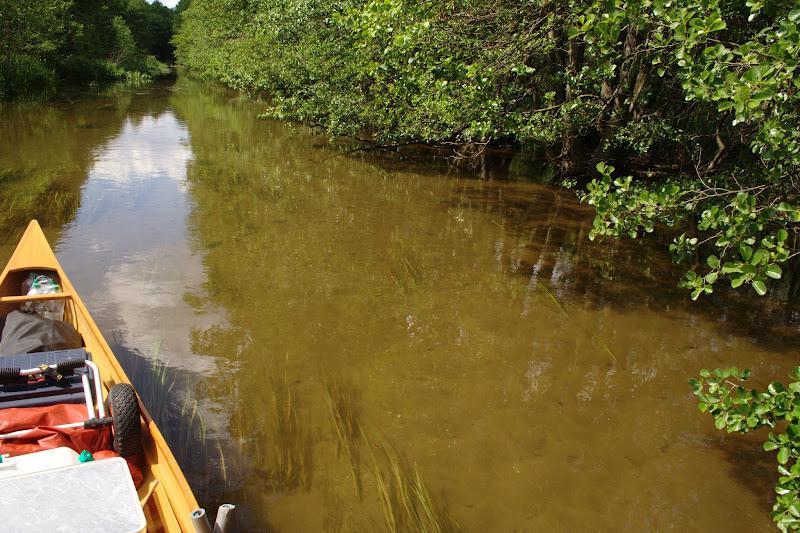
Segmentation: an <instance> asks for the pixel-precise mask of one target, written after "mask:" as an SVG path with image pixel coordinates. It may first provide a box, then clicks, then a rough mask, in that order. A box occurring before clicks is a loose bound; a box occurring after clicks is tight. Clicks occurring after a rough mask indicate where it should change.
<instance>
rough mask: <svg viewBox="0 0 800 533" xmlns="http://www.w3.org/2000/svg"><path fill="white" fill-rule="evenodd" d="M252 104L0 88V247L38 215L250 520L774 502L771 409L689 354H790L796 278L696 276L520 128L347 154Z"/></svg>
mask: <svg viewBox="0 0 800 533" xmlns="http://www.w3.org/2000/svg"><path fill="white" fill-rule="evenodd" d="M262 108H263V106H262V105H259V104H257V103H254V102H252V101H248V100H246V99H244V98H241V97H238V96H236V95H234V94H231V93H228V92H225V91H222V90H220V89H218V88H215V87H211V86H208V85H203V84H199V83H195V82H192V81H189V80H185V79H180V80H179V81H178V82H177V84H175V85H174V86H155V87H152V88H147V89H140V90H117V91H113V92H109V93H105V94H101V95H95V96H92V97H84V98H80V99H77V100H75V101H72V102H57V103H53V104H15V105H8V106H5V107H3V108H0V207H2V211H0V260H2V261H4V260H5V259H6V258H7V256H8V255H9V254H10V252H11V250H12V248H13V244H14V243H15V242H16V239H17V238H18V237H19V235H20V233H21V231H22V229H23V228H24V226H25V224H26V223H27V220H28V219H29V218H31V217H34V216H35V217H38V218H39V219H40V220H41V221H42V222H43V223H44V225H45V226H46V230H47V232H48V234H49V236H50V237H51V238H52V239H53V241H54V244H55V246H56V251H57V254H58V255H59V257H60V258H61V260H62V263H63V264H64V266H65V268H66V269H67V271H68V272H69V273H70V274H71V277H72V278H73V282H74V283H75V285H76V286H77V288H78V290H79V291H80V292H81V294H82V295H83V296H84V299H85V300H86V303H87V305H88V306H89V308H90V310H91V311H92V313H93V314H94V316H95V318H96V320H97V322H98V323H99V325H100V327H101V329H102V330H103V332H104V333H105V335H106V337H107V338H108V339H109V341H110V342H111V343H112V345H113V347H114V348H115V350H116V352H117V354H118V357H119V358H120V360H121V361H122V362H123V365H124V366H125V367H126V369H127V370H128V372H129V373H130V374H131V375H132V377H133V379H134V381H135V383H136V385H137V387H138V388H139V390H140V392H141V394H142V396H143V397H144V399H145V402H146V403H147V404H148V406H149V407H150V408H151V410H152V411H153V412H154V414H155V415H156V416H157V418H158V420H159V424H160V425H161V427H162V430H164V432H165V433H166V434H167V437H168V440H169V441H170V444H171V445H172V447H173V449H174V451H175V452H176V455H177V456H178V457H179V459H180V461H181V464H182V466H183V468H184V470H185V472H186V473H187V476H188V478H189V479H190V482H191V484H192V485H193V488H194V489H195V491H196V493H197V495H198V498H199V499H200V500H201V501H202V502H203V504H205V505H207V506H209V507H212V506H213V505H215V504H217V503H219V502H221V501H232V502H235V503H237V504H239V508H240V518H242V519H243V522H244V528H246V529H249V530H253V531H261V530H266V531H280V532H289V531H378V530H384V529H392V528H393V529H396V530H400V531H416V530H431V531H434V530H437V529H436V528H439V530H442V531H447V530H457V529H464V530H469V531H681V532H682V531H770V530H771V529H772V523H771V520H770V516H769V511H770V507H771V502H772V489H771V487H772V482H773V479H774V477H775V475H776V473H775V470H774V468H775V467H774V459H773V458H772V457H770V456H769V455H767V454H765V453H763V452H761V451H760V445H759V442H760V441H759V439H760V438H763V435H756V436H752V437H748V438H743V437H739V436H733V437H728V436H725V435H722V434H720V433H719V432H717V431H716V430H715V429H714V427H713V424H712V421H711V419H710V418H709V417H707V415H702V414H701V413H699V412H698V411H697V409H696V407H695V402H694V400H693V397H692V395H691V393H690V391H689V388H688V386H687V383H686V382H687V380H688V379H689V378H690V377H692V376H693V375H694V374H695V373H696V372H697V370H699V369H700V368H703V367H715V366H728V365H734V364H735V365H737V366H740V367H750V368H752V369H753V370H754V374H755V376H756V381H759V382H761V383H763V382H764V381H765V380H767V379H770V378H783V377H784V376H785V375H786V374H787V373H788V371H789V369H790V367H791V366H792V365H794V364H795V363H796V359H795V357H794V347H795V346H796V345H797V341H798V340H800V332H799V330H798V323H800V318H799V317H800V315H799V314H798V311H797V309H796V307H795V306H794V304H792V303H791V301H792V299H791V298H788V296H787V293H786V291H787V290H788V289H786V288H783V289H781V290H780V291H783V292H781V293H780V294H779V297H778V298H776V299H773V300H771V301H769V302H765V301H764V300H762V299H757V298H756V297H754V296H753V297H751V296H750V295H747V294H745V295H742V296H737V297H736V298H734V297H731V296H725V295H722V296H716V295H715V297H714V298H713V299H708V300H707V301H705V302H703V303H700V304H692V303H691V302H688V301H687V297H686V293H685V292H684V291H683V290H681V289H678V288H676V287H675V281H676V279H677V275H678V274H677V272H678V271H677V270H676V269H675V268H674V267H673V266H671V265H670V264H669V262H668V261H667V258H666V256H665V253H664V251H663V247H660V246H657V245H656V244H655V243H632V242H604V243H591V242H589V241H588V239H587V233H588V230H589V228H590V224H591V218H592V213H591V211H589V210H588V209H587V208H585V207H584V206H581V205H579V204H578V203H577V202H576V201H575V199H574V197H573V195H572V194H571V193H569V192H565V191H561V190H559V189H558V188H555V187H552V186H549V185H546V184H537V183H533V182H530V181H525V180H521V179H519V178H520V176H525V175H529V174H539V179H540V180H542V179H544V180H545V181H546V177H547V175H548V174H547V173H546V172H543V171H541V169H531V168H530V167H529V166H526V163H525V162H524V160H523V158H521V157H520V156H516V157H514V158H513V159H512V160H511V164H510V168H511V171H510V172H505V171H502V170H501V169H498V170H489V171H485V172H483V173H482V174H481V175H476V176H470V175H464V174H460V175H459V174H456V173H452V172H450V173H448V168H447V167H446V166H443V165H441V164H438V163H437V164H434V163H433V162H432V163H430V164H428V165H423V164H419V163H411V162H407V161H406V162H404V161H403V160H398V159H393V160H385V159H381V158H379V157H376V156H372V155H367V154H349V155H348V154H344V153H342V152H341V151H337V150H335V149H332V148H330V147H329V146H327V144H326V139H325V138H324V137H320V136H314V135H311V133H310V132H309V131H307V130H305V129H303V128H299V127H292V126H290V125H287V124H281V123H276V122H268V121H263V120H257V119H256V115H257V114H258V113H259V112H260V110H261V109H262ZM509 157H511V156H509ZM520 161H522V163H521V162H520ZM520 169H522V170H520ZM780 291H779V292H780ZM787 302H788V303H787Z"/></svg>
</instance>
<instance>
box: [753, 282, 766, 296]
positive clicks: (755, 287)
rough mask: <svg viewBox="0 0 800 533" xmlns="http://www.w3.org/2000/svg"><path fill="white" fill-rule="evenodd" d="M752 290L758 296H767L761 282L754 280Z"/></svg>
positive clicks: (764, 286)
mask: <svg viewBox="0 0 800 533" xmlns="http://www.w3.org/2000/svg"><path fill="white" fill-rule="evenodd" d="M753 290H755V291H756V292H757V293H758V295H759V296H764V295H765V294H767V286H766V285H765V284H764V282H763V281H759V280H755V281H754V282H753Z"/></svg>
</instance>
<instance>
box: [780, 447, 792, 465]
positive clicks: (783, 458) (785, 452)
mask: <svg viewBox="0 0 800 533" xmlns="http://www.w3.org/2000/svg"><path fill="white" fill-rule="evenodd" d="M789 453H790V452H789V448H787V447H785V446H784V447H783V448H781V449H780V451H778V462H779V463H780V464H782V465H785V464H786V462H787V461H788V460H789Z"/></svg>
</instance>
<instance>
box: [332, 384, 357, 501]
mask: <svg viewBox="0 0 800 533" xmlns="http://www.w3.org/2000/svg"><path fill="white" fill-rule="evenodd" d="M325 401H326V403H327V405H328V412H329V413H330V416H331V425H332V426H333V432H334V434H335V435H336V441H337V442H336V455H337V457H340V456H341V454H342V452H344V455H345V456H346V457H347V462H348V465H349V467H350V475H351V479H352V480H353V489H354V490H355V493H356V496H357V497H358V500H359V501H363V486H362V482H361V466H360V464H361V461H360V452H359V440H360V436H361V435H360V433H361V425H360V423H359V408H358V401H357V396H356V393H355V390H354V389H353V388H352V387H345V386H343V385H342V384H341V383H340V382H338V381H330V382H327V383H326V384H325Z"/></svg>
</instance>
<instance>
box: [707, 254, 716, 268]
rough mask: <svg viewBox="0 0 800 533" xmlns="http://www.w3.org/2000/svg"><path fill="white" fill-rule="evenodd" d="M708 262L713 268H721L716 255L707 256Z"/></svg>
mask: <svg viewBox="0 0 800 533" xmlns="http://www.w3.org/2000/svg"><path fill="white" fill-rule="evenodd" d="M706 263H708V266H710V267H711V268H714V269H717V268H719V259H717V256H716V255H709V256H708V257H707V258H706Z"/></svg>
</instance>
